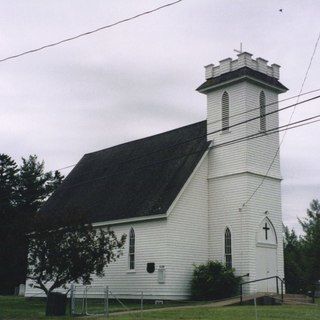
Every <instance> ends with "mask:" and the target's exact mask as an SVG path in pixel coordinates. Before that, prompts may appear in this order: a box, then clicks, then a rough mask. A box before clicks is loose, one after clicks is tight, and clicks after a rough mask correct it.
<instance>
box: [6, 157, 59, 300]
mask: <svg viewBox="0 0 320 320" xmlns="http://www.w3.org/2000/svg"><path fill="white" fill-rule="evenodd" d="M62 179H63V176H62V175H61V174H60V173H59V172H58V171H56V172H55V173H52V172H45V171H44V162H43V161H42V162H39V161H38V160H37V156H35V155H32V156H29V158H27V159H25V158H22V165H21V166H20V167H18V166H17V164H16V163H15V161H14V160H12V159H11V158H10V157H9V156H8V155H5V154H0V217H1V224H0V261H1V264H0V293H2V294H8V293H13V290H14V287H15V286H17V285H19V284H20V283H24V282H25V279H26V270H27V252H28V249H27V239H26V234H27V233H29V232H30V231H32V229H33V219H34V216H35V213H36V212H37V211H38V210H39V208H40V207H41V205H42V204H43V202H44V201H45V200H46V199H47V198H48V197H49V196H50V195H51V194H52V193H53V191H54V190H55V189H56V188H57V186H58V185H59V184H60V183H61V182H62Z"/></svg>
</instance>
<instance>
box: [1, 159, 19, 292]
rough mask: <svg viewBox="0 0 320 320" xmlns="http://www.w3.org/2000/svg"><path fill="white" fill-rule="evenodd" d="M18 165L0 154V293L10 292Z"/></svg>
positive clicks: (13, 262) (13, 263)
mask: <svg viewBox="0 0 320 320" xmlns="http://www.w3.org/2000/svg"><path fill="white" fill-rule="evenodd" d="M17 181H18V166H17V164H16V163H15V161H14V160H13V159H11V158H10V157H9V156H8V155H5V154H0V218H1V223H0V294H7V293H10V292H12V278H13V275H12V269H13V267H14V266H15V261H14V256H13V254H12V252H14V251H13V250H14V246H13V243H12V242H11V240H12V239H11V235H12V233H15V224H16V218H17V211H16V209H15V205H16V202H17Z"/></svg>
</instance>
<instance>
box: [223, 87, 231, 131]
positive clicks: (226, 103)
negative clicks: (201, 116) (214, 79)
mask: <svg viewBox="0 0 320 320" xmlns="http://www.w3.org/2000/svg"><path fill="white" fill-rule="evenodd" d="M229 128H230V97H229V93H228V92H227V91H224V92H223V94H222V97H221V131H222V132H223V133H225V132H229Z"/></svg>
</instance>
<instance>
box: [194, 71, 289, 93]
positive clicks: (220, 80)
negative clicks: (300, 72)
mask: <svg viewBox="0 0 320 320" xmlns="http://www.w3.org/2000/svg"><path fill="white" fill-rule="evenodd" d="M244 77H245V78H247V80H249V81H250V80H251V79H252V78H254V79H257V80H258V81H259V82H262V83H264V84H265V85H266V86H271V87H273V88H274V89H275V90H276V91H278V92H286V91H287V90H288V88H286V87H285V86H284V85H283V84H282V83H280V81H278V79H276V78H274V77H270V76H268V75H266V74H265V73H262V72H259V71H256V70H253V69H251V68H248V67H242V68H240V69H237V70H234V71H230V72H226V73H223V74H221V75H220V76H218V77H213V78H210V79H208V80H207V81H206V82H204V83H203V84H202V85H201V86H200V87H199V88H197V91H199V92H206V91H207V90H208V89H209V88H211V87H218V86H222V85H223V84H224V83H225V82H230V81H236V80H237V79H239V81H240V79H243V78H244Z"/></svg>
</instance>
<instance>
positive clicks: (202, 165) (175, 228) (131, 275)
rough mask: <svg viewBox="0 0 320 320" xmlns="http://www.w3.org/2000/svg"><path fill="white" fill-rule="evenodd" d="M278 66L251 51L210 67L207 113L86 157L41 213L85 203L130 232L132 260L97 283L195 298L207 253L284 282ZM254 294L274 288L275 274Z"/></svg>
mask: <svg viewBox="0 0 320 320" xmlns="http://www.w3.org/2000/svg"><path fill="white" fill-rule="evenodd" d="M279 68H280V66H279V65H277V64H272V65H268V61H267V60H265V59H262V58H256V59H253V58H252V54H250V53H247V52H243V53H240V54H238V58H237V59H236V60H232V59H231V58H228V59H224V60H222V61H220V63H219V64H218V65H213V64H210V65H208V66H206V67H205V80H204V83H203V84H202V85H200V87H199V88H198V89H197V91H198V92H199V93H201V94H205V95H206V96H207V119H206V120H204V121H201V122H197V123H194V124H191V125H187V126H184V127H181V128H177V129H174V130H171V131H168V132H164V133H161V134H157V135H154V136H151V137H147V138H144V139H140V140H136V141H132V142H128V143H124V144H121V145H117V146H113V147H110V148H107V149H104V150H100V151H96V152H93V153H89V154H86V155H84V156H83V158H82V159H81V160H80V161H79V163H78V164H77V165H76V166H75V168H74V169H73V170H72V171H71V173H70V174H69V175H68V176H67V177H66V179H65V180H64V182H63V183H62V185H61V186H60V187H59V188H58V190H57V191H56V192H55V193H54V194H53V195H52V196H51V198H50V199H49V200H48V201H47V203H46V204H45V205H44V207H43V210H44V211H45V210H46V209H48V210H50V211H51V212H52V211H59V210H62V209H66V208H77V209H80V210H84V211H86V212H88V213H89V214H90V216H91V217H92V222H93V223H94V225H96V226H99V227H102V228H107V227H110V228H111V229H112V230H114V231H115V232H116V234H118V235H119V236H120V235H121V234H127V241H126V244H125V247H124V250H123V255H122V256H121V257H120V258H119V259H118V260H117V261H116V262H114V263H112V264H110V265H109V266H108V267H107V268H106V276H105V277H103V278H94V282H93V283H92V285H94V286H106V285H108V286H109V289H110V290H111V291H113V292H116V293H118V294H120V293H121V294H122V295H124V296H125V295H134V294H137V295H138V292H141V291H143V292H144V296H145V298H152V299H155V298H156V299H186V298H189V297H190V281H191V279H192V274H193V270H194V265H199V264H203V263H206V262H207V261H208V260H219V261H222V262H223V263H225V264H226V265H227V266H231V267H232V268H234V269H235V272H236V274H237V275H239V276H242V275H247V276H246V277H245V278H244V280H245V281H250V280H255V279H261V278H265V277H271V276H279V277H280V278H283V277H284V266H283V244H282V216H281V215H282V214H281V186H280V184H281V174H280V160H279V153H278V148H279V134H278V133H274V132H272V131H270V130H272V129H274V128H277V127H278V126H279V117H278V112H273V111H276V110H277V109H278V94H280V93H283V92H286V91H287V88H286V87H285V86H283V85H282V84H281V83H280V82H279ZM269 113H271V114H269ZM252 119H253V120H252ZM274 158H275V159H274ZM271 162H273V165H272V167H271V168H270V169H269V167H270V164H271ZM266 172H267V174H266ZM262 182H263V183H262ZM246 290H249V291H253V290H258V291H261V292H265V291H275V290H276V287H275V281H271V280H270V281H261V282H258V283H257V284H255V283H254V284H250V285H247V287H246ZM35 292H36V290H35V289H33V288H31V287H30V286H28V285H27V286H26V296H32V295H34V294H35Z"/></svg>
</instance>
